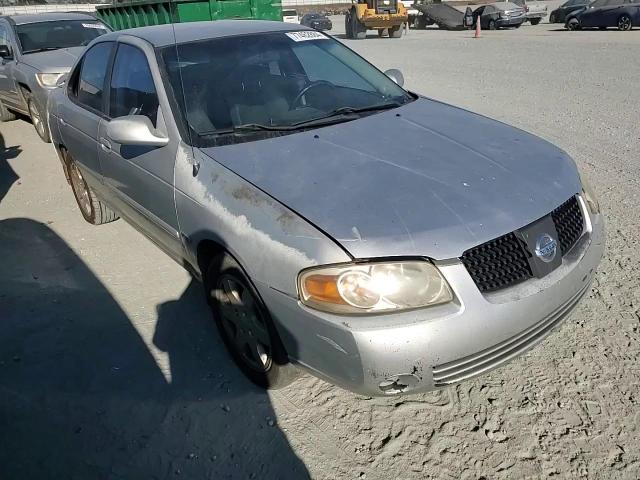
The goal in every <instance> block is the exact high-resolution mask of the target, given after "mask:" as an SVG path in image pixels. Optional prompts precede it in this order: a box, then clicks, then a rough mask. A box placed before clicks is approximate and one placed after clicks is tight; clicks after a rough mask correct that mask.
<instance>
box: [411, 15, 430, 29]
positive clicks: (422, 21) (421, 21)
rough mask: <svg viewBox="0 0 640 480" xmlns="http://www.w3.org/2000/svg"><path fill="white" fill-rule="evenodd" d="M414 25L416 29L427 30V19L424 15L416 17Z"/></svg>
mask: <svg viewBox="0 0 640 480" xmlns="http://www.w3.org/2000/svg"><path fill="white" fill-rule="evenodd" d="M414 25H415V27H416V28H418V29H420V30H424V29H425V28H427V19H426V18H425V17H424V15H418V16H417V17H416V20H415V23H414Z"/></svg>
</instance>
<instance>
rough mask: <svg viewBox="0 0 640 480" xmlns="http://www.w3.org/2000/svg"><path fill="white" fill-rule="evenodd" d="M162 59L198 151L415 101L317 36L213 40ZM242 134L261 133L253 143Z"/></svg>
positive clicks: (180, 48)
mask: <svg viewBox="0 0 640 480" xmlns="http://www.w3.org/2000/svg"><path fill="white" fill-rule="evenodd" d="M161 56H162V59H163V62H164V65H165V68H166V70H167V73H168V75H167V77H168V79H169V83H170V86H171V88H172V90H173V92H174V96H175V99H176V101H177V103H178V104H179V110H180V112H179V114H180V115H181V116H182V118H183V120H184V121H185V123H186V125H187V127H188V128H189V130H190V133H191V137H192V141H193V142H194V143H195V144H198V145H202V144H208V145H211V144H212V142H211V141H212V139H215V138H218V137H221V136H225V135H226V136H229V135H231V136H233V137H235V138H233V139H232V140H229V139H226V140H224V141H222V142H220V141H214V142H213V144H220V143H229V142H234V143H237V142H240V141H248V140H256V138H255V137H256V135H257V136H262V137H265V136H273V135H274V134H276V133H275V132H278V133H277V134H285V133H291V132H292V131H297V130H299V129H304V128H311V127H315V126H318V122H319V123H325V124H326V123H329V122H331V123H336V122H340V121H349V120H354V119H356V118H359V117H360V116H362V115H365V114H372V113H374V112H375V111H376V110H382V109H385V108H393V107H396V106H398V105H401V104H404V103H406V102H408V101H411V100H412V98H413V97H411V96H410V95H409V94H408V93H407V92H406V91H405V90H403V89H402V88H400V87H399V86H398V85H396V84H395V83H394V82H393V81H392V80H391V79H389V78H388V77H387V76H386V75H384V74H383V73H382V72H380V71H379V70H377V69H376V68H374V67H372V66H371V65H370V64H369V63H367V62H366V61H365V60H364V59H362V58H361V57H359V56H358V55H356V54H355V53H354V52H352V51H351V50H349V49H348V48H346V47H345V46H343V45H342V44H341V43H339V42H337V41H335V40H333V39H331V38H329V37H327V36H325V35H323V34H321V33H319V32H316V31H304V32H288V33H284V32H277V33H266V34H255V35H244V36H234V37H225V38H217V39H210V40H205V41H198V42H193V43H187V44H179V45H178V46H177V57H176V47H174V46H171V47H166V48H163V49H162V50H161ZM183 87H184V95H183ZM247 126H248V127H247ZM238 127H244V128H245V130H254V132H253V133H252V134H250V135H249V136H250V137H252V138H245V137H246V136H247V132H246V131H245V132H240V131H239V130H240V128H238ZM255 130H263V131H262V132H261V133H257V134H256V132H255ZM265 130H269V131H265ZM241 133H242V135H240V134H241Z"/></svg>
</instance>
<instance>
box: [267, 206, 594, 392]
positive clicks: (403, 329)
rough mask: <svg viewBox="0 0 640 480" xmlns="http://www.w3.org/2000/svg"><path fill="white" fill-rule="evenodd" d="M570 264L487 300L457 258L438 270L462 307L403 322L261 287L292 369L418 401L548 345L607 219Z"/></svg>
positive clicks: (580, 288)
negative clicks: (322, 306)
mask: <svg viewBox="0 0 640 480" xmlns="http://www.w3.org/2000/svg"><path fill="white" fill-rule="evenodd" d="M581 206H582V208H583V213H584V214H585V218H586V219H588V220H587V227H586V229H585V230H586V231H585V232H584V233H583V235H582V237H581V238H580V239H579V240H578V242H577V243H576V245H575V246H574V247H573V248H572V250H571V251H570V252H568V253H567V254H566V255H565V256H564V258H563V262H562V265H561V266H560V267H558V268H557V269H556V270H554V271H553V272H551V273H550V274H548V275H547V276H545V277H543V278H541V279H531V280H528V281H526V282H523V283H521V284H519V285H515V286H512V287H509V288H506V289H504V290H500V291H498V292H493V293H490V294H482V293H481V292H480V291H479V290H478V288H477V286H476V285H475V283H474V282H473V280H472V278H471V277H470V275H469V273H468V272H467V270H466V268H465V267H464V265H463V264H462V263H461V262H460V261H459V260H457V259H455V260H452V261H447V262H436V264H437V265H438V267H439V268H440V270H441V272H442V274H443V275H444V276H445V278H446V279H447V280H448V282H449V284H450V285H451V287H452V289H453V290H454V292H455V294H456V301H455V302H453V303H451V304H448V305H441V306H436V307H432V308H429V309H422V310H415V311H410V312H404V313H400V314H387V315H378V316H374V317H355V316H351V317H349V316H338V315H330V314H326V313H322V312H318V311H315V310H311V309H308V308H306V307H305V306H303V305H301V304H300V303H299V302H298V301H297V300H296V299H293V298H291V297H289V296H287V295H285V294H283V293H280V292H277V291H275V290H273V289H270V288H268V287H266V286H265V285H258V289H259V290H260V293H261V294H262V296H263V298H264V300H265V303H266V304H267V305H268V307H269V310H270V311H271V313H272V315H273V317H274V320H275V321H276V324H277V327H278V331H279V333H280V336H281V338H282V340H283V343H284V345H285V348H286V349H287V352H288V354H289V356H290V358H291V360H292V361H293V362H295V363H297V364H299V365H300V366H301V367H303V368H305V369H307V370H309V371H310V372H311V373H313V374H314V375H316V376H318V377H320V378H323V379H325V380H327V381H329V382H331V383H334V384H337V385H340V386H342V387H343V388H345V389H347V390H351V391H353V392H356V393H360V394H363V395H372V396H374V395H389V394H398V393H409V392H411V393H417V392H424V391H429V390H433V389H436V388H439V387H443V386H446V385H449V384H452V383H456V382H458V381H462V380H466V379H468V378H472V377H474V376H476V375H479V374H482V373H485V372H487V371H489V370H491V369H493V368H496V367H499V366H501V365H503V364H505V363H506V362H508V361H509V360H511V359H513V358H515V357H516V356H518V355H520V354H521V353H523V352H525V351H526V350H528V349H530V348H531V347H533V346H534V345H536V344H537V343H539V342H540V341H541V340H543V339H544V338H545V337H546V336H547V335H548V334H549V333H550V332H551V331H552V330H553V329H554V328H555V327H557V326H558V325H559V324H560V323H561V322H562V320H564V319H565V318H566V316H567V315H568V314H569V313H570V312H571V311H572V310H573V309H574V307H575V306H576V305H577V304H578V302H579V300H580V299H581V298H582V297H583V296H584V295H585V294H587V293H588V292H589V291H590V289H589V286H590V284H591V281H592V279H593V277H594V275H595V271H596V268H597V267H598V264H599V263H600V260H601V258H602V255H603V252H604V246H605V234H604V224H603V219H602V215H591V216H589V215H588V214H587V211H586V207H585V205H584V202H582V201H581Z"/></svg>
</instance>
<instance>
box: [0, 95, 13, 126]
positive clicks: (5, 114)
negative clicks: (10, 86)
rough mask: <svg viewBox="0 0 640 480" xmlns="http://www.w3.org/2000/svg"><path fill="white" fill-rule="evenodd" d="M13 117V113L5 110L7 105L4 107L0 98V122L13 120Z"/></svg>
mask: <svg viewBox="0 0 640 480" xmlns="http://www.w3.org/2000/svg"><path fill="white" fill-rule="evenodd" d="M15 119H16V116H15V114H14V113H13V112H10V111H9V110H7V107H5V106H4V104H3V103H2V101H1V100H0V122H10V121H11V120H15Z"/></svg>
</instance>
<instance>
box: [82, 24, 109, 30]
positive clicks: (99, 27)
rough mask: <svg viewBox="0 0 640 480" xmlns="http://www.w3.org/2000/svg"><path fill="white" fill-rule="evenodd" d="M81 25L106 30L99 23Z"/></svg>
mask: <svg viewBox="0 0 640 480" xmlns="http://www.w3.org/2000/svg"><path fill="white" fill-rule="evenodd" d="M82 26H83V27H84V28H95V29H97V30H106V28H105V26H104V25H100V24H99V23H83V24H82Z"/></svg>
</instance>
